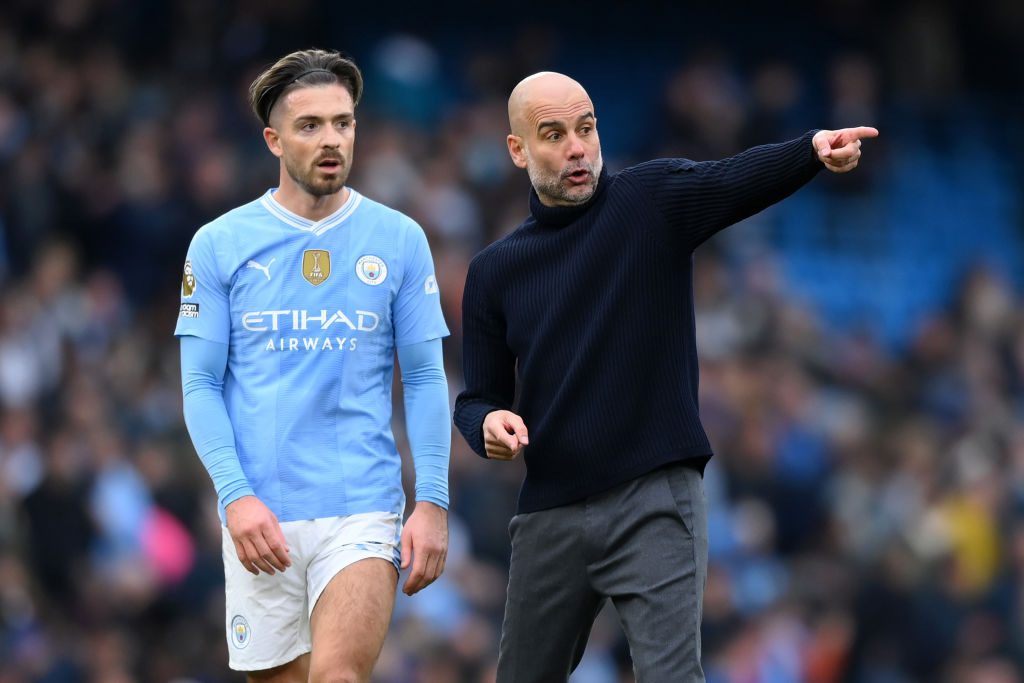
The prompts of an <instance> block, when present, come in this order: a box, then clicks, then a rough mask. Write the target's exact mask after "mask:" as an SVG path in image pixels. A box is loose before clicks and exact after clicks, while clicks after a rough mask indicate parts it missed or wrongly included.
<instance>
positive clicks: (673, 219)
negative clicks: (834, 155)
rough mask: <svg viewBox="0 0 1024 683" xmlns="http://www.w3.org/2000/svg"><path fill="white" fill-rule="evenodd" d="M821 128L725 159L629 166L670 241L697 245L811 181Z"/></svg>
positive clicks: (818, 165) (690, 246) (817, 167)
mask: <svg viewBox="0 0 1024 683" xmlns="http://www.w3.org/2000/svg"><path fill="white" fill-rule="evenodd" d="M816 132H817V131H816V130H812V131H809V132H807V133H805V134H804V135H802V136H801V137H799V138H797V139H795V140H790V141H789V142H783V143H780V144H774V145H761V146H759V147H752V148H751V149H748V150H746V151H745V152H741V153H739V154H737V155H735V156H732V157H728V158H726V159H721V160H719V161H690V160H689V159H658V160H655V161H651V162H648V163H645V164H640V165H639V166H636V167H634V168H632V169H630V170H629V172H630V173H631V174H632V175H634V177H636V178H637V179H638V180H640V182H641V183H642V184H643V185H644V186H645V187H647V189H648V191H649V192H650V194H651V196H652V199H653V201H654V204H655V207H656V208H657V210H658V211H659V212H660V213H661V215H662V216H664V218H665V226H666V227H667V229H668V231H669V233H670V234H669V239H670V241H671V242H673V243H674V244H678V245H680V246H681V247H683V248H685V249H687V250H691V251H692V250H693V249H695V248H697V247H698V246H700V244H702V243H703V242H704V241H705V240H707V239H708V238H709V237H711V236H712V235H714V234H715V233H716V232H718V231H719V230H722V229H723V228H726V227H728V226H730V225H732V224H733V223H736V222H738V221H741V220H743V219H744V218H748V217H750V216H753V215H754V214H756V213H758V212H760V211H763V210H764V209H766V208H767V207H769V206H771V205H772V204H775V203H776V202H779V201H781V200H783V199H785V198H786V197H788V196H789V195H791V194H793V193H794V192H795V191H797V190H798V189H800V188H801V187H803V186H804V185H805V184H806V183H807V182H809V181H810V180H811V178H813V177H814V176H815V174H817V172H818V171H819V170H820V169H821V168H822V164H821V162H820V161H819V160H818V157H817V154H815V152H814V147H813V145H812V144H811V138H813V137H814V134H815V133H816Z"/></svg>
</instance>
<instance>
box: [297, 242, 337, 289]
mask: <svg viewBox="0 0 1024 683" xmlns="http://www.w3.org/2000/svg"><path fill="white" fill-rule="evenodd" d="M330 276H331V252H329V251H327V250H326V249H306V250H305V251H303V252H302V277H304V278H306V282H308V283H309V284H311V285H313V286H314V287H316V286H317V285H322V284H323V283H324V282H326V281H327V278H329V277H330Z"/></svg>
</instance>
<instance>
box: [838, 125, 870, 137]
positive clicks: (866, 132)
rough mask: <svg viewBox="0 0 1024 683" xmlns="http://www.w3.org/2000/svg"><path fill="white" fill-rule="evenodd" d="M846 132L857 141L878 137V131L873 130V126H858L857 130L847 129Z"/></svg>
mask: <svg viewBox="0 0 1024 683" xmlns="http://www.w3.org/2000/svg"><path fill="white" fill-rule="evenodd" d="M845 132H846V133H847V134H848V135H849V136H850V137H853V138H857V139H860V138H877V137H878V129H877V128H872V127H871V126H858V127H856V128H847V129H846V131H845Z"/></svg>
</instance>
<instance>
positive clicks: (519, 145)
mask: <svg viewBox="0 0 1024 683" xmlns="http://www.w3.org/2000/svg"><path fill="white" fill-rule="evenodd" d="M505 142H506V144H508V153H509V156H511V157H512V163H513V164H515V165H516V166H517V167H519V168H526V150H524V149H523V139H522V138H521V137H519V136H518V135H512V134H511V133H509V136H508V137H507V138H505Z"/></svg>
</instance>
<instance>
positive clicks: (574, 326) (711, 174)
mask: <svg viewBox="0 0 1024 683" xmlns="http://www.w3.org/2000/svg"><path fill="white" fill-rule="evenodd" d="M508 114H509V125H510V127H511V132H510V134H509V135H508V138H507V142H508V150H509V154H510V155H511V156H512V161H513V163H514V164H515V165H516V166H518V167H519V168H524V169H526V171H527V173H528V174H529V176H530V182H531V184H532V185H533V191H532V192H531V196H530V216H529V217H528V218H527V219H526V220H525V221H524V222H523V223H522V225H520V226H519V227H518V228H517V229H516V230H515V231H514V232H513V233H512V234H510V235H509V236H507V237H505V238H504V239H502V240H500V241H498V242H496V243H494V244H492V245H491V246H489V247H488V248H487V249H485V250H484V251H483V252H481V253H480V254H478V255H477V256H476V258H474V259H473V262H472V263H471V265H470V269H469V274H468V276H467V278H466V289H465V293H464V295H463V345H464V349H463V363H464V372H465V380H466V389H465V391H463V392H462V393H461V394H460V395H459V397H458V400H457V402H456V407H455V422H456V424H457V425H458V427H459V430H460V431H461V432H462V434H463V435H464V436H465V438H466V440H467V441H468V442H469V444H470V445H471V446H472V447H473V449H474V450H475V451H476V452H477V453H479V454H480V455H481V456H483V457H486V458H491V459H494V460H512V459H514V458H516V457H517V456H518V455H519V454H520V453H522V454H523V457H524V458H525V460H526V472H527V474H526V480H525V481H524V482H523V487H522V491H521V493H520V496H519V506H518V510H517V514H516V516H515V517H514V518H513V519H512V523H511V525H510V533H511V537H512V560H511V567H510V570H509V584H508V599H507V603H506V607H505V620H504V624H503V627H502V635H501V647H500V653H499V659H498V682H499V683H554V682H556V681H565V680H567V679H568V677H569V674H570V672H571V671H572V670H573V669H575V668H576V665H577V664H578V663H579V661H580V658H581V657H582V655H583V650H584V647H585V646H586V643H587V638H588V635H589V633H590V628H591V625H592V623H593V620H594V618H595V616H596V615H597V613H598V611H599V610H600V609H601V607H602V606H603V605H604V604H605V602H606V601H608V600H611V601H612V603H613V605H614V606H615V609H616V610H617V611H618V613H619V617H620V619H621V621H622V625H623V628H624V630H625V633H626V638H627V639H628V640H629V645H630V652H631V654H632V657H633V666H634V671H635V673H636V677H637V680H638V681H640V682H642V683H665V682H668V681H671V682H672V683H690V682H694V681H703V680H704V673H703V670H702V668H701V663H700V622H701V609H702V602H703V595H704V581H705V575H706V570H707V521H706V513H705V503H704V490H703V479H702V477H703V471H704V465H705V464H706V463H707V461H708V459H709V458H710V457H711V455H712V451H711V445H710V444H709V442H708V438H707V436H706V435H705V433H704V429H703V427H702V426H701V423H700V418H699V416H698V412H697V353H696V343H695V338H694V311H693V285H692V265H691V264H692V254H693V251H694V249H696V248H697V247H698V246H699V245H700V244H701V243H703V242H704V241H705V240H707V239H708V238H709V237H711V236H712V235H714V234H715V233H716V232H718V231H719V230H721V229H723V228H725V227H727V226H729V225H732V224H733V223H735V222H737V221H740V220H742V219H744V218H746V217H748V216H751V215H753V214H755V213H757V212H759V211H761V210H762V209H764V208H766V207H768V206H770V205H771V204H774V203H775V202H778V201H780V200H782V199H784V198H785V197H787V196H788V195H790V194H792V193H793V192H794V191H796V190H797V189H798V188H800V187H801V186H802V185H804V184H805V183H807V182H808V181H809V180H810V179H811V178H813V177H814V175H815V174H816V173H817V172H818V171H819V170H820V169H821V167H822V166H824V167H825V168H827V169H828V170H830V171H833V172H836V173H845V172H847V171H851V170H853V169H854V168H855V167H856V166H857V163H858V161H859V159H860V147H861V139H863V138H869V137H875V136H876V135H878V131H877V130H875V129H874V128H867V127H862V128H847V129H843V130H834V131H831V130H819V131H810V132H808V133H806V134H805V135H803V136H802V137H800V138H798V139H796V140H792V141H790V142H786V143H782V144H777V145H765V146H762V147H755V148H753V149H750V150H747V151H746V152H743V153H741V154H738V155H736V156H734V157H731V158H728V159H724V160H722V161H710V162H694V161H690V160H688V159H657V160H654V161H649V162H646V163H643V164H639V165H637V166H634V167H631V168H627V169H625V170H623V171H621V172H619V173H615V174H610V173H608V172H607V171H606V170H605V169H604V164H603V162H602V159H601V142H600V138H599V137H598V133H597V116H596V113H595V109H594V104H593V102H592V101H591V100H590V97H589V96H588V95H587V92H586V90H584V89H583V87H582V86H581V85H580V84H579V83H577V82H576V81H574V80H573V79H571V78H569V77H568V76H564V75H562V74H557V73H550V72H544V73H539V74H534V75H533V76H530V77H529V78H526V79H524V80H523V81H522V82H521V83H519V85H517V86H516V88H515V89H514V90H513V91H512V95H511V97H510V98H509V103H508ZM517 382H518V386H517ZM517 391H518V395H519V400H518V404H516V405H513V400H514V397H515V396H516V395H517Z"/></svg>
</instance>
